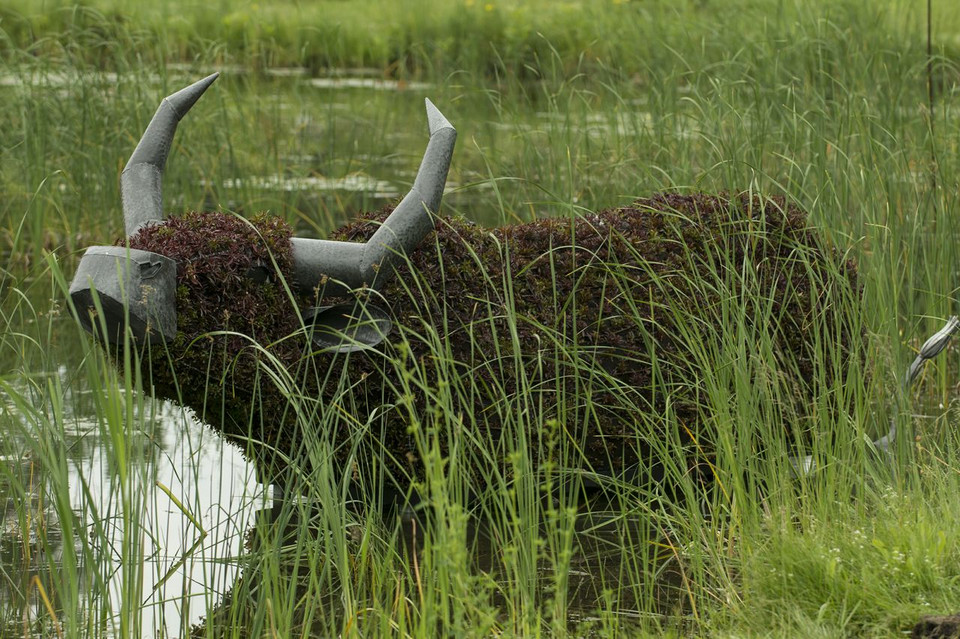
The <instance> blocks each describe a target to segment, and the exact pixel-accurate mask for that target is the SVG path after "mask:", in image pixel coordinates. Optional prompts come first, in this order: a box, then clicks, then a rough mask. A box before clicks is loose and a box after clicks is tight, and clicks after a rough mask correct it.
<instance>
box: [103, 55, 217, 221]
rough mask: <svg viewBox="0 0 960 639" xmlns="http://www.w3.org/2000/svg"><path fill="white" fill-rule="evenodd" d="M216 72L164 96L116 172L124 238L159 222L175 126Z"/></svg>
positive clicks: (214, 78) (161, 216) (211, 82)
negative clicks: (121, 166) (127, 157)
mask: <svg viewBox="0 0 960 639" xmlns="http://www.w3.org/2000/svg"><path fill="white" fill-rule="evenodd" d="M219 75H220V74H219V73H214V74H212V75H209V76H207V77H206V78H204V79H203V80H200V81H199V82H195V83H194V84H191V85H190V86H188V87H187V88H185V89H181V90H180V91H177V92H176V93H174V94H173V95H170V96H167V97H166V98H164V99H163V101H162V102H161V103H160V106H159V107H158V108H157V112H156V113H155V114H154V115H153V119H152V120H150V124H149V125H148V126H147V130H146V131H144V132H143V137H141V138H140V143H139V144H137V148H136V149H134V151H133V155H131V156H130V159H129V160H128V161H127V166H125V167H124V169H123V173H121V174H120V191H121V198H122V201H123V223H124V227H125V230H126V234H127V237H130V236H132V235H133V234H134V233H136V232H137V231H139V230H140V229H141V228H143V227H144V226H146V225H147V224H150V223H153V222H162V221H163V167H164V165H165V164H166V163H167V155H169V153H170V146H171V145H172V144H173V135H174V133H176V131H177V125H178V124H179V123H180V120H181V119H182V118H183V116H184V115H186V113H187V111H189V110H190V107H192V106H193V105H194V104H195V103H196V101H197V100H199V99H200V96H201V95H203V92H204V91H206V90H207V88H208V87H209V86H210V85H211V84H213V81H214V80H216V79H217V77H218V76H219Z"/></svg>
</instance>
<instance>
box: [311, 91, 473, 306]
mask: <svg viewBox="0 0 960 639" xmlns="http://www.w3.org/2000/svg"><path fill="white" fill-rule="evenodd" d="M426 107H427V122H428V124H429V128H430V141H429V142H428V143H427V150H426V151H425V152H424V154H423V161H422V162H421V163H420V169H419V170H418V171H417V177H416V178H415V179H414V182H413V187H412V188H411V189H410V191H409V193H407V195H406V196H405V197H404V198H403V200H401V201H400V204H398V205H397V208H395V209H394V210H393V212H392V213H391V214H390V216H389V217H388V218H387V219H386V220H385V221H384V222H383V224H382V225H381V226H380V228H379V229H377V232H376V233H374V235H373V237H371V238H370V239H369V240H368V241H367V242H366V243H364V244H360V243H356V242H335V241H330V240H314V239H307V238H297V237H295V238H293V239H292V242H293V260H294V268H295V272H296V279H297V283H298V285H299V286H300V288H301V290H305V291H309V290H311V289H314V288H317V287H318V286H320V285H321V283H322V282H325V281H326V282H327V284H325V286H324V292H325V293H326V294H327V295H330V294H340V293H343V292H344V290H343V286H346V287H348V288H359V287H361V286H365V285H366V286H370V287H372V288H375V289H379V288H381V287H383V285H384V284H386V283H387V281H389V279H390V277H391V276H392V275H393V271H394V268H395V267H396V265H397V264H398V263H399V262H401V261H402V260H403V256H404V254H406V253H410V252H412V251H413V250H414V249H415V248H417V246H419V244H420V242H422V241H423V238H424V237H426V236H427V234H429V233H430V231H432V230H433V227H434V220H433V215H435V214H436V213H437V212H438V211H439V210H440V202H441V200H442V198H443V188H444V185H445V184H446V181H447V172H448V171H449V169H450V160H451V158H452V157H453V147H454V144H455V143H456V141H457V130H456V129H454V128H453V126H452V125H451V124H450V122H448V121H447V119H446V118H445V117H444V116H443V114H442V113H440V111H439V110H438V109H437V107H435V106H434V105H433V103H432V102H430V100H426Z"/></svg>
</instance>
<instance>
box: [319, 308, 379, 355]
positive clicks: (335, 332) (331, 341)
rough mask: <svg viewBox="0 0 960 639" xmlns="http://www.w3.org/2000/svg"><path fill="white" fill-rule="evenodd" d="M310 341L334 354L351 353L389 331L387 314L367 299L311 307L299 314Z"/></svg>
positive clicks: (368, 346) (375, 341) (375, 343)
mask: <svg viewBox="0 0 960 639" xmlns="http://www.w3.org/2000/svg"><path fill="white" fill-rule="evenodd" d="M303 319H304V321H305V322H306V324H307V328H312V331H313V332H312V338H313V343H314V345H316V346H319V347H320V348H322V349H324V350H327V351H330V352H334V353H352V352H354V351H361V350H364V349H367V348H371V347H373V346H376V345H377V344H379V343H380V342H382V341H383V340H384V339H386V337H387V335H389V334H390V331H392V330H393V321H391V319H390V314H389V313H387V311H385V310H384V309H382V308H380V307H379V306H377V305H375V304H373V303H370V302H359V301H357V302H348V303H346V304H336V305H334V306H317V307H314V308H311V309H310V310H308V311H307V312H306V313H304V317H303Z"/></svg>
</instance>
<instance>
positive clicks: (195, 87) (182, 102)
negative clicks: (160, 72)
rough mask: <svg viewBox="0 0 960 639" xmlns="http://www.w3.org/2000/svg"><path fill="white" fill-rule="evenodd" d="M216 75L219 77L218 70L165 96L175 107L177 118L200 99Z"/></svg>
mask: <svg viewBox="0 0 960 639" xmlns="http://www.w3.org/2000/svg"><path fill="white" fill-rule="evenodd" d="M218 77H220V72H219V71H217V72H216V73H211V74H210V75H208V76H207V77H205V78H204V79H203V80H200V81H198V82H194V83H193V84H191V85H190V86H188V87H186V88H183V89H180V90H179V91H177V92H176V93H174V94H172V95H169V96H167V97H166V101H167V102H169V103H170V104H171V106H173V108H174V109H176V111H177V115H178V116H179V117H178V118H177V119H178V120H179V119H180V118H181V117H183V115H184V114H185V113H186V112H187V111H189V110H190V107H192V106H193V105H194V104H196V102H197V100H199V99H200V96H201V95H203V93H204V91H206V90H207V89H208V88H209V87H210V85H211V84H213V82H214V81H215V80H216V79H217V78H218Z"/></svg>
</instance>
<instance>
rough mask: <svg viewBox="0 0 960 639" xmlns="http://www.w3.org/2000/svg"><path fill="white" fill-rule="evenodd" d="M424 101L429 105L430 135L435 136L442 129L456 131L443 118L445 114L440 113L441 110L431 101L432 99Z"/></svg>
mask: <svg viewBox="0 0 960 639" xmlns="http://www.w3.org/2000/svg"><path fill="white" fill-rule="evenodd" d="M424 101H425V102H426V104H427V122H428V123H429V125H430V135H433V134H434V133H436V132H437V131H439V130H440V129H453V130H454V131H456V129H454V128H453V125H452V124H450V122H449V121H448V120H447V118H445V117H443V114H442V113H440V109H438V108H437V107H436V106H435V105H434V104H433V102H431V101H430V98H424Z"/></svg>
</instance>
